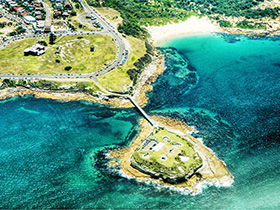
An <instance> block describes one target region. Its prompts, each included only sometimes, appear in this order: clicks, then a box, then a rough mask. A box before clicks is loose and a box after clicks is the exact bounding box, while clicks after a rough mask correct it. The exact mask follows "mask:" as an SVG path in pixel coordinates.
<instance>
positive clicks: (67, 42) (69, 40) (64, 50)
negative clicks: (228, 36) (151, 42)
mask: <svg viewBox="0 0 280 210" xmlns="http://www.w3.org/2000/svg"><path fill="white" fill-rule="evenodd" d="M77 37H78V36H65V37H62V38H61V39H60V40H59V41H56V43H55V44H54V45H49V46H48V48H47V50H46V53H45V54H43V55H41V56H32V55H29V56H24V55H23V51H24V50H25V49H26V48H28V47H30V46H32V45H33V44H35V43H37V42H38V41H40V40H46V41H47V42H48V38H29V39H25V40H21V41H17V42H13V43H11V44H10V45H8V46H6V47H5V48H4V49H2V50H1V51H0V58H1V60H0V73H15V74H20V73H41V74H58V73H90V72H94V71H97V70H100V69H101V68H104V67H105V64H107V65H108V64H110V63H111V62H112V61H113V60H114V59H115V57H116V53H117V48H116V44H115V43H114V42H113V41H112V38H111V37H109V36H104V35H84V36H82V37H83V38H82V39H77ZM80 37H81V36H80ZM90 45H94V46H95V52H90V51H89V48H90ZM56 59H57V60H59V61H60V63H57V62H56ZM66 66H72V69H71V70H70V71H66V70H65V69H64V68H65V67H66Z"/></svg>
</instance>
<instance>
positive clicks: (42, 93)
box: [0, 51, 164, 108]
mask: <svg viewBox="0 0 280 210" xmlns="http://www.w3.org/2000/svg"><path fill="white" fill-rule="evenodd" d="M163 70H164V56H163V55H162V54H160V52H159V51H156V56H154V58H153V61H152V63H151V64H150V65H148V66H147V67H146V68H145V69H144V70H143V72H142V74H141V76H140V78H139V79H138V82H137V84H136V86H135V88H134V90H133V96H132V97H133V99H134V100H135V101H137V103H139V105H140V106H141V107H143V106H145V105H146V104H147V103H148V97H147V96H146V93H147V92H148V91H152V89H153V86H152V85H151V84H152V83H153V82H154V81H155V80H156V79H157V77H158V76H159V75H160V74H161V73H162V72H163ZM24 95H32V96H34V97H35V98H48V99H54V100H60V101H76V100H86V101H92V102H95V103H100V104H103V105H108V106H111V107H121V108H132V107H134V106H133V104H131V102H130V101H129V100H127V98H126V97H122V96H121V95H120V94H118V96H117V95H115V94H110V93H109V92H106V93H104V92H96V93H94V94H90V93H87V92H82V91H69V90H50V89H40V88H32V87H22V86H17V87H13V88H5V89H2V90H0V100H4V99H6V98H10V97H15V96H24Z"/></svg>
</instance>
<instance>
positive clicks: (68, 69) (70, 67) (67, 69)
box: [64, 66, 72, 71]
mask: <svg viewBox="0 0 280 210" xmlns="http://www.w3.org/2000/svg"><path fill="white" fill-rule="evenodd" d="M64 69H65V70H66V71H70V70H71V69H72V66H66V67H65V68H64Z"/></svg>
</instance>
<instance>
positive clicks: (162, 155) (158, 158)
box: [132, 128, 202, 177]
mask: <svg viewBox="0 0 280 210" xmlns="http://www.w3.org/2000/svg"><path fill="white" fill-rule="evenodd" d="M166 137H167V138H166ZM149 139H155V140H157V141H158V142H159V143H158V145H159V144H161V145H162V146H161V148H160V149H159V150H158V151H156V150H154V148H156V146H155V147H153V146H151V145H153V144H154V143H151V145H149V144H146V146H144V145H145V144H143V143H142V144H140V146H139V147H138V148H137V149H136V151H135V152H134V154H133V156H132V157H133V158H132V161H133V162H134V163H136V165H138V166H140V167H141V168H142V169H145V170H147V171H150V172H154V173H158V174H162V175H164V176H167V177H168V176H171V177H172V176H173V177H177V176H178V177H180V176H184V175H185V174H187V173H188V172H189V171H190V170H191V169H195V168H196V167H198V166H199V165H201V164H202V159H201V158H200V157H199V155H198V154H197V153H196V152H195V151H194V149H193V147H192V145H191V144H190V143H189V142H188V141H187V140H185V139H183V138H181V137H180V136H178V135H176V134H174V133H171V132H168V131H167V130H165V129H162V128H159V129H157V130H156V129H155V130H154V132H153V134H152V135H151V136H150V137H149ZM144 142H146V140H145V141H144ZM178 144H179V145H178ZM145 154H149V156H146V157H144V156H145Z"/></svg>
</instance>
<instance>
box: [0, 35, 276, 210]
mask: <svg viewBox="0 0 280 210" xmlns="http://www.w3.org/2000/svg"><path fill="white" fill-rule="evenodd" d="M279 49H280V41H279V40H278V39H277V38H274V39H250V38H247V37H244V36H238V37H237V36H229V35H208V36H197V37H185V38H180V39H175V40H170V41H168V42H166V43H164V44H163V45H162V47H161V50H162V52H163V53H164V54H166V57H165V58H166V66H167V68H166V70H165V72H164V73H163V74H162V75H161V76H160V77H159V78H158V80H157V81H156V82H155V83H154V84H153V86H154V90H153V92H151V93H149V96H150V101H149V104H148V105H147V107H146V108H145V109H146V110H147V111H148V112H150V113H153V114H161V115H165V116H171V117H174V118H179V119H182V120H184V121H185V122H187V123H188V124H190V125H192V126H194V127H195V128H196V129H197V130H198V131H199V132H198V133H197V134H194V136H195V137H198V138H202V139H203V141H204V143H205V144H206V145H207V146H208V147H210V148H211V149H212V150H213V151H214V152H215V154H216V155H217V156H218V157H219V158H221V159H222V160H224V161H225V163H226V164H227V166H228V168H229V170H230V171H231V173H232V174H233V175H234V177H235V182H234V183H233V185H232V186H231V187H221V188H218V187H215V186H208V187H205V189H204V190H203V192H202V193H201V194H199V195H196V196H192V195H185V194H180V193H178V192H175V191H171V190H168V189H158V188H156V187H153V186H152V185H148V184H143V183H138V182H136V181H134V180H129V179H126V178H124V177H121V176H120V175H118V174H117V173H115V172H114V171H111V170H108V169H107V168H106V166H105V164H106V162H107V159H106V157H105V156H104V153H103V152H101V151H104V148H108V147H121V146H125V145H128V144H129V143H130V141H131V140H132V138H133V137H134V136H135V135H136V133H137V129H138V126H137V119H138V118H139V115H138V113H137V112H136V111H135V110H134V109H111V108H108V107H106V106H101V105H98V104H92V103H88V102H58V101H53V100H45V99H35V98H33V97H25V98H13V99H9V100H5V101H2V102H1V103H0V122H1V131H0V143H1V147H0V177H1V179H0V208H107V209H108V208H113V209H114V208H119V209H135V208H138V209H143V208H152V209H158V208H164V209H279V208H280V201H279V197H280V187H279V186H280V178H279V177H280V176H279V175H280V154H279V149H280V147H279V144H280V99H279V96H280V50H279Z"/></svg>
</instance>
